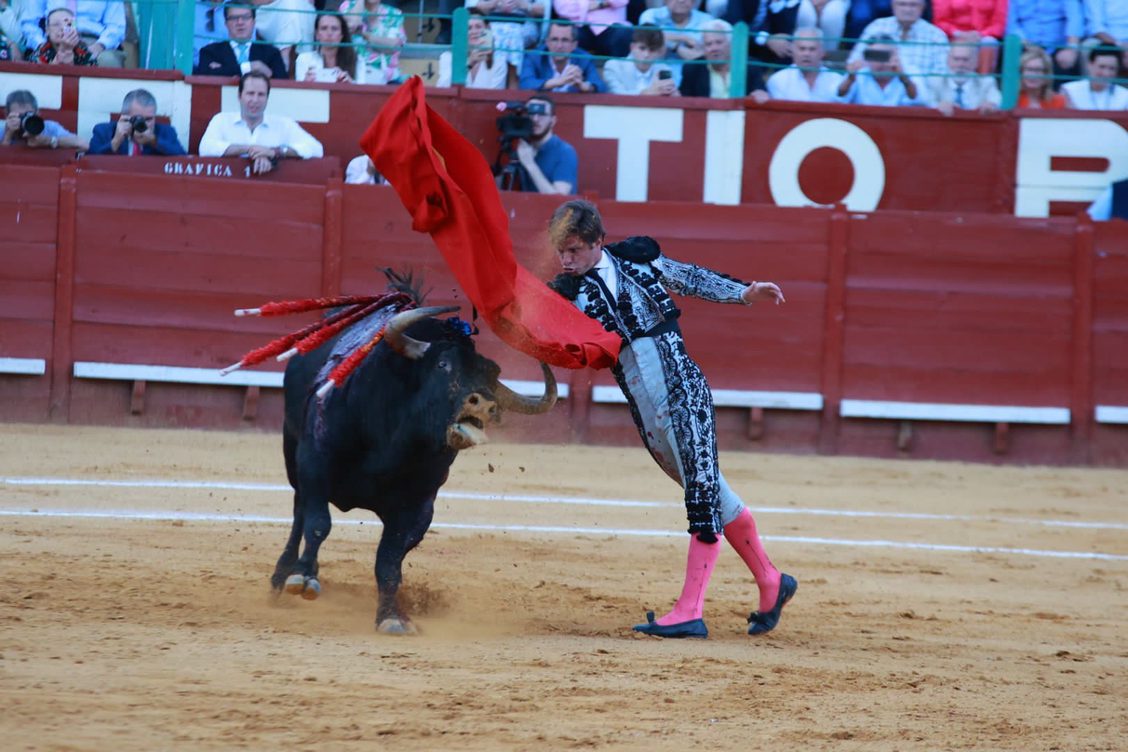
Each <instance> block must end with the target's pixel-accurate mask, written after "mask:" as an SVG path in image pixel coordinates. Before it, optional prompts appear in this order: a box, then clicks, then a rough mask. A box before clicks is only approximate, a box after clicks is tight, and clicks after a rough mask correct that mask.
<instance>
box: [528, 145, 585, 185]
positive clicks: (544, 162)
mask: <svg viewBox="0 0 1128 752" xmlns="http://www.w3.org/2000/svg"><path fill="white" fill-rule="evenodd" d="M533 161H535V162H536V163H537V167H539V168H540V170H541V172H543V173H544V176H545V177H546V178H548V182H550V183H555V182H557V181H563V182H566V183H568V184H569V185H570V186H572V187H571V189H570V192H571V193H575V192H576V184H577V182H578V180H577V177H576V176H577V173H578V172H579V164H580V161H579V159H578V158H577V157H576V150H575V149H574V148H572V145H571V144H570V143H568V142H567V141H565V140H564V139H562V138H560V137H559V136H557V135H556V134H555V133H554V134H552V135H551V136H549V137H548V140H547V141H545V142H544V143H543V144H541V147H540V148H539V149H537V155H536V157H534V158H533ZM521 190H523V191H534V192H535V191H536V190H537V187H536V185H534V184H533V181H532V180H524V181H522V184H521Z"/></svg>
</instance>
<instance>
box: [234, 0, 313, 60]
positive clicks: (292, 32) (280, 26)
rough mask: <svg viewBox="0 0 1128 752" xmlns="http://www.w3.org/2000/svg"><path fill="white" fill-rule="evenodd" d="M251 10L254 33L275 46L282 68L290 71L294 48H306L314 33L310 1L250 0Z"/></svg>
mask: <svg viewBox="0 0 1128 752" xmlns="http://www.w3.org/2000/svg"><path fill="white" fill-rule="evenodd" d="M250 2H251V3H253V4H254V5H256V6H257V8H256V9H255V10H256V11H257V12H256V14H255V32H256V33H257V34H258V37H259V39H260V40H262V41H263V42H269V43H270V44H273V45H274V46H275V47H276V48H277V49H278V54H280V55H281V56H282V62H283V63H285V64H286V70H290V68H291V63H292V61H293V60H294V57H295V51H296V50H297V48H298V47H299V46H300V47H301V49H302V50H303V51H308V50H309V47H310V44H311V43H312V42H313V36H314V26H315V24H314V21H316V18H317V17H316V15H315V14H314V7H313V3H312V2H311V1H310V0H250Z"/></svg>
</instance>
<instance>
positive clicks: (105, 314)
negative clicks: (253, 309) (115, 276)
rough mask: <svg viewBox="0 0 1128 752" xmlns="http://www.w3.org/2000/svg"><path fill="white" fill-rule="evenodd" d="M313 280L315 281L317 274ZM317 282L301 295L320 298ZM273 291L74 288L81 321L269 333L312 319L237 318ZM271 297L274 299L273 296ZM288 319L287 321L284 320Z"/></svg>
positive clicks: (306, 316) (290, 317)
mask: <svg viewBox="0 0 1128 752" xmlns="http://www.w3.org/2000/svg"><path fill="white" fill-rule="evenodd" d="M309 282H310V283H311V284H313V285H316V284H317V282H318V280H317V277H316V276H314V277H312V278H311V279H310V280H309ZM317 293H318V291H317V288H316V287H313V288H312V289H308V290H306V291H304V293H303V294H302V297H315V296H316V295H317ZM268 294H269V293H265V292H262V293H253V292H247V293H232V292H211V291H197V292H193V293H180V294H178V295H175V296H171V295H169V294H168V293H166V292H164V291H161V290H145V289H140V288H135V287H114V286H111V285H90V284H84V285H80V286H77V287H76V288H75V292H74V318H75V320H76V321H85V322H88V323H101V324H134V323H141V322H143V323H144V324H145V325H147V326H155V327H169V328H173V329H200V328H202V329H212V330H215V331H220V332H231V331H244V332H260V333H263V334H264V335H266V336H270V335H273V334H275V333H282V332H286V331H290V330H291V329H297V328H299V327H301V326H303V325H305V324H307V323H309V322H310V321H312V319H311V318H308V317H309V316H312V314H303V315H297V316H286V317H269V318H259V317H249V318H241V319H240V318H235V317H234V315H233V311H234V310H235V309H236V308H246V307H248V306H253V305H257V304H259V303H264V302H266V300H263V298H266V297H267V295H268ZM268 299H269V298H268ZM283 319H285V320H283Z"/></svg>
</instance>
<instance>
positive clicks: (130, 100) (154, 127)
mask: <svg viewBox="0 0 1128 752" xmlns="http://www.w3.org/2000/svg"><path fill="white" fill-rule="evenodd" d="M88 153H90V154H123V155H126V156H130V157H134V156H139V155H146V156H147V155H152V154H158V155H163V156H169V157H175V156H180V155H182V154H185V153H186V152H185V151H184V147H183V146H181V145H180V139H179V137H178V136H177V135H176V129H175V128H173V127H172V126H171V125H165V124H164V123H158V122H157V100H156V99H155V98H154V97H153V95H152V94H151V93H150V92H148V91H147V90H145V89H134V90H133V91H131V92H129V93H128V94H126V95H125V99H123V100H122V103H121V116H120V117H119V118H118V119H117V122H116V123H114V122H109V123H99V124H98V125H96V126H94V136H93V138H91V139H90V149H89V152H88Z"/></svg>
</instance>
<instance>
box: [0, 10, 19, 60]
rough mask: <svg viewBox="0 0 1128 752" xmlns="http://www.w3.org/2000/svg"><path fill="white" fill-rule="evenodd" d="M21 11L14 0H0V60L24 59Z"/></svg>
mask: <svg viewBox="0 0 1128 752" xmlns="http://www.w3.org/2000/svg"><path fill="white" fill-rule="evenodd" d="M21 39H23V32H22V31H20V18H19V13H18V12H17V11H16V8H15V6H13V5H12V0H0V61H6V60H15V61H17V62H18V61H20V60H23V48H22V47H20V40H21Z"/></svg>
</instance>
